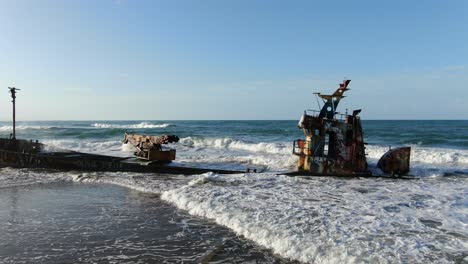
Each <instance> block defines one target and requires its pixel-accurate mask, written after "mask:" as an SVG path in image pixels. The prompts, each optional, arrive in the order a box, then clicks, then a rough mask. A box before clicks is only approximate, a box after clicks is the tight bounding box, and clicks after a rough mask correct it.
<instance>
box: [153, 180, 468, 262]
mask: <svg viewBox="0 0 468 264" xmlns="http://www.w3.org/2000/svg"><path fill="white" fill-rule="evenodd" d="M465 184H466V178H462V179H456V180H453V181H446V180H444V181H439V180H437V179H429V180H426V181H392V180H380V179H367V180H344V179H336V178H315V179H312V180H305V179H299V178H289V177H283V176H276V175H272V174H245V175H229V176H227V175H226V176H220V175H214V174H206V175H203V176H200V177H198V178H196V179H194V180H192V181H191V182H190V183H189V184H188V185H185V186H183V187H180V188H178V189H174V190H170V191H166V192H163V194H162V196H161V197H162V199H164V200H166V201H168V202H171V203H173V204H175V205H176V206H177V207H179V208H181V209H184V210H187V211H188V212H189V213H190V214H193V215H197V216H201V217H205V218H209V219H213V220H214V221H216V222H217V223H218V224H221V225H224V226H227V227H229V228H231V229H232V230H234V231H235V232H236V233H237V234H239V235H242V236H244V237H246V238H248V239H251V240H253V241H255V242H256V243H258V244H260V245H262V246H264V247H267V248H270V249H272V250H273V251H274V252H275V253H277V254H280V255H281V256H283V257H286V258H290V259H295V260H299V261H303V262H307V263H353V262H371V263H387V262H390V263H391V262H411V263H417V262H421V261H424V260H427V259H431V260H432V261H433V262H438V263H444V262H448V261H447V260H446V259H445V254H452V255H457V254H462V252H466V251H467V248H468V242H467V240H466V238H467V237H468V231H467V230H468V229H467V228H466V223H467V221H468V218H467V214H466V213H467V212H466V206H465V204H466V197H467V195H468V192H467V189H466V188H465V187H464V186H466V185H465Z"/></svg>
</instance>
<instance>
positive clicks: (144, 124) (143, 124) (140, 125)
mask: <svg viewBox="0 0 468 264" xmlns="http://www.w3.org/2000/svg"><path fill="white" fill-rule="evenodd" d="M91 126H92V127H95V128H131V129H141V128H166V127H170V126H174V125H172V124H152V123H148V122H141V123H138V124H131V125H119V124H108V123H94V124H92V125H91Z"/></svg>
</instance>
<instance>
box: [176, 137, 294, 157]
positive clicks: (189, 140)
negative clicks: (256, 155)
mask: <svg viewBox="0 0 468 264" xmlns="http://www.w3.org/2000/svg"><path fill="white" fill-rule="evenodd" d="M179 144H182V145H184V146H188V147H196V148H210V147H211V148H218V149H232V150H245V151H249V152H264V153H270V154H291V152H292V150H291V144H290V143H266V142H260V143H249V142H244V141H241V140H234V139H232V138H193V137H186V138H182V139H180V141H179Z"/></svg>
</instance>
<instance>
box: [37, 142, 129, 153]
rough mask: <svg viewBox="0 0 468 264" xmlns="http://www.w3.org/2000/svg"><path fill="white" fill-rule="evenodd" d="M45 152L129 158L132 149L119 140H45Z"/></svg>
mask: <svg viewBox="0 0 468 264" xmlns="http://www.w3.org/2000/svg"><path fill="white" fill-rule="evenodd" d="M42 143H43V144H44V145H45V149H44V151H47V152H48V151H60V150H73V151H78V152H84V153H95V154H105V155H114V156H128V155H129V152H128V151H130V149H127V148H124V147H123V145H122V142H121V141H119V140H110V141H98V140H96V141H91V140H83V141H80V140H73V139H57V140H44V141H42Z"/></svg>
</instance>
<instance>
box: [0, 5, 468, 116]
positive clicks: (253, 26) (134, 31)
mask: <svg viewBox="0 0 468 264" xmlns="http://www.w3.org/2000/svg"><path fill="white" fill-rule="evenodd" d="M467 25H468V1H465V0H460V1H431V0H428V1H320V2H319V1H266V0H265V1H254V0H249V1H243V0H236V1H227V0H226V1H219V0H213V1H209V0H207V1H200V0H198V1H188V0H187V1H177V0H171V1H139V0H134V1H133V0H132V1H129V0H128V1H125V0H120V1H111V0H108V1H106V0H101V1H94V0H90V1H78V0H77V1H42V0H31V1H21V0H15V1H5V0H0V33H1V38H0V62H1V63H0V91H1V90H3V92H1V93H3V96H2V95H0V100H1V101H2V102H1V103H0V119H1V120H9V119H10V114H11V110H10V103H9V101H10V100H9V98H8V92H7V87H8V86H16V87H18V88H20V89H22V90H21V91H20V93H19V94H18V119H19V120H83V119H85V120H103V119H122V120H128V119H138V120H142V119H152V120H163V119H297V118H298V117H299V116H300V114H301V112H302V111H303V110H304V109H310V108H315V107H316V101H315V98H314V97H313V95H312V93H313V92H315V91H320V92H323V93H327V92H328V93H332V92H333V91H334V89H335V88H336V87H337V84H338V83H339V82H341V81H342V80H343V78H345V77H346V78H349V79H351V80H352V82H351V84H350V88H351V91H349V94H348V95H349V97H348V98H346V99H345V101H343V102H342V105H340V107H341V110H343V111H344V109H345V108H349V109H353V108H362V109H363V113H362V116H363V118H366V119H468V103H467V101H468V45H467V43H468V26H467ZM1 87H3V88H1ZM2 98H3V99H2ZM339 110H340V109H339Z"/></svg>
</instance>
